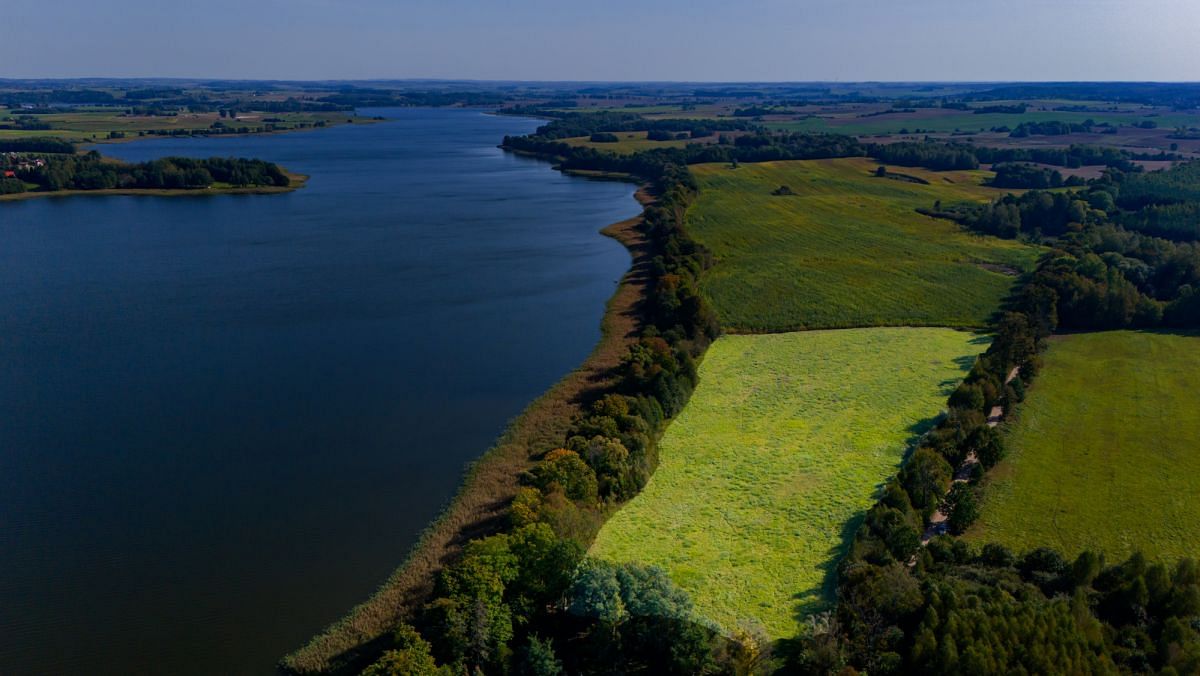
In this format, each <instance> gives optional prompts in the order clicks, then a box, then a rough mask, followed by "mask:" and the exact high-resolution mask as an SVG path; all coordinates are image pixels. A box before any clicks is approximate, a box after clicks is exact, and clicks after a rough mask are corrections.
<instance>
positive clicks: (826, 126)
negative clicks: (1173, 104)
mask: <svg viewBox="0 0 1200 676" xmlns="http://www.w3.org/2000/svg"><path fill="white" fill-rule="evenodd" d="M1052 120H1058V121H1061V122H1074V123H1082V122H1083V121H1085V120H1092V121H1093V122H1095V123H1097V124H1100V123H1103V122H1108V123H1109V124H1112V125H1131V124H1137V123H1139V122H1145V121H1147V120H1152V121H1154V122H1155V123H1157V124H1158V126H1159V127H1160V128H1166V129H1174V128H1175V127H1179V126H1187V127H1192V126H1197V125H1200V115H1196V114H1189V113H1162V114H1158V115H1153V116H1149V115H1148V114H1147V113H1144V112H1136V111H1129V112H1080V113H1076V112H1066V111H1055V110H1029V111H1026V112H1025V113H1020V114H1018V113H982V114H975V113H970V112H960V111H954V112H947V111H944V110H941V109H936V108H933V109H924V108H919V109H917V110H916V111H915V112H912V113H897V114H893V115H879V116H873V117H856V116H853V115H833V116H826V117H809V118H806V119H801V120H787V121H779V122H767V123H766V126H767V127H769V128H771V129H782V130H787V131H809V132H836V133H840V134H851V135H872V134H895V133H897V132H899V131H900V130H901V129H907V130H908V131H909V132H915V131H916V130H917V129H920V130H922V131H925V132H938V133H945V132H954V131H964V132H965V131H974V132H978V131H988V130H991V129H992V128H993V127H1009V128H1010V129H1015V128H1016V127H1017V125H1019V124H1021V123H1022V122H1049V121H1052Z"/></svg>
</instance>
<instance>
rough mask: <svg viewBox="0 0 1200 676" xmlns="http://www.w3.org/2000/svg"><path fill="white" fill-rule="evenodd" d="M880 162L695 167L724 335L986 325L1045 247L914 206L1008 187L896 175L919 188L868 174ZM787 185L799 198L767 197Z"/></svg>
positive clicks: (959, 175) (934, 175)
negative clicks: (970, 228)
mask: <svg viewBox="0 0 1200 676" xmlns="http://www.w3.org/2000/svg"><path fill="white" fill-rule="evenodd" d="M876 166H877V164H876V163H875V162H874V161H871V160H867V159H862V158H850V159H836V160H811V161H795V162H765V163H761V164H742V165H741V166H739V167H738V168H736V169H733V168H730V166H729V165H727V164H703V165H697V166H695V167H693V168H692V169H693V171H694V173H695V175H696V177H697V179H698V180H699V182H700V194H699V197H698V198H697V199H696V202H695V204H694V206H693V207H692V208H691V210H690V211H689V213H688V225H689V228H690V233H691V235H692V236H693V237H694V238H695V239H696V240H697V241H699V242H700V243H701V244H703V245H704V246H706V247H708V248H709V250H711V251H712V252H713V254H714V255H715V256H716V258H717V264H716V266H714V267H713V268H712V269H711V270H709V271H708V272H707V273H706V276H705V279H704V291H705V293H706V294H707V295H708V296H709V297H710V298H711V300H712V301H713V304H714V306H715V307H716V309H717V312H718V313H719V315H720V317H721V321H722V323H723V324H724V325H725V327H726V328H728V329H730V330H733V331H737V332H768V331H790V330H797V329H813V328H841V327H854V326H877V325H890V326H897V325H917V326H970V327H975V326H982V325H983V324H984V323H985V322H986V320H987V318H988V316H989V315H990V314H991V313H992V312H993V311H995V310H996V308H997V307H999V305H1000V301H1001V300H1002V299H1003V298H1004V296H1005V295H1006V294H1007V293H1008V291H1009V288H1010V286H1011V285H1012V283H1013V281H1014V279H1015V278H1014V276H1013V274H1012V273H1014V272H1016V271H1018V270H1027V269H1029V268H1031V267H1032V266H1033V264H1034V262H1035V260H1036V258H1037V255H1038V249H1036V248H1034V247H1030V246H1026V245H1024V244H1020V243H1018V242H1016V241H1010V240H1000V239H996V238H990V237H981V236H979V235H974V234H970V233H967V232H965V231H964V230H962V228H960V227H959V226H958V225H956V224H954V223H952V222H950V221H946V220H940V219H935V218H931V217H928V216H922V215H920V214H918V213H916V211H915V209H917V208H918V207H926V208H928V207H931V206H932V205H933V203H934V201H935V200H942V201H943V202H947V203H949V202H961V201H967V200H973V201H987V200H990V199H993V198H995V197H997V196H999V195H1001V194H1003V192H1005V191H1001V190H996V189H993V188H988V187H985V186H983V185H981V182H982V181H983V180H984V179H985V178H987V177H988V176H989V174H988V172H984V171H951V172H933V171H928V170H924V169H914V168H909V167H902V168H894V171H896V172H900V173H903V174H906V175H908V176H912V177H917V178H920V179H923V180H926V181H928V182H929V185H922V184H919V183H913V182H907V181H901V180H893V179H888V178H879V177H876V176H873V175H872V171H873V170H874V168H875V167H876ZM782 185H786V186H788V187H789V188H791V189H792V191H793V192H794V193H795V194H793V195H787V196H776V195H772V194H771V193H772V191H774V190H776V189H777V188H779V187H780V186H782ZM1004 272H1008V273H1009V274H1004Z"/></svg>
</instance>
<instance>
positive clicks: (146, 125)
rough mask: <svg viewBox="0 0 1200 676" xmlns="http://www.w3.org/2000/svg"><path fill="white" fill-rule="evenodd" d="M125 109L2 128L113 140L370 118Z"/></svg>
mask: <svg viewBox="0 0 1200 676" xmlns="http://www.w3.org/2000/svg"><path fill="white" fill-rule="evenodd" d="M123 112H124V109H123V108H109V109H92V110H86V111H82V112H70V113H54V114H47V115H37V116H36V119H37V121H38V122H43V123H46V124H49V125H50V127H51V128H50V129H48V130H21V129H0V139H5V138H28V137H39V136H53V137H57V138H63V139H67V140H69V141H77V142H110V139H108V138H107V137H108V135H109V132H119V133H121V134H124V135H125V137H124V138H123V139H111V140H118V141H119V140H124V141H128V140H131V139H135V138H138V133H139V132H142V133H145V132H149V131H187V130H194V131H207V130H209V129H210V127H211V126H212V125H213V124H214V123H216V122H220V123H222V124H225V125H226V126H228V127H232V128H235V129H236V128H239V127H249V128H257V127H261V126H263V125H265V124H267V123H266V122H265V120H267V119H271V120H276V121H275V122H271V123H270V124H273V125H274V126H275V130H276V131H288V130H293V129H296V128H299V127H300V126H301V125H306V126H308V127H311V126H312V125H315V124H317V123H323V124H325V125H328V126H333V125H335V124H344V123H346V122H347V121H349V120H353V121H354V122H365V121H367V120H362V119H354V113H353V112H303V113H239V114H238V118H237V119H236V120H234V119H230V118H225V119H222V118H221V116H220V115H219V114H218V113H216V112H210V113H180V114H178V115H174V116H149V115H130V116H126V115H124V114H123ZM20 115H21V111H20V110H7V109H2V108H0V123H6V122H11V121H12V120H11V118H14V117H17V116H20Z"/></svg>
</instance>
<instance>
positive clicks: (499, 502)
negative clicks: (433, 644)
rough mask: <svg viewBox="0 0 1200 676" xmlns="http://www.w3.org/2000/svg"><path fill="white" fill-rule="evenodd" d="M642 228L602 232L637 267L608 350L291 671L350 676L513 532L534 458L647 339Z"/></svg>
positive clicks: (623, 292)
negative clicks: (462, 570) (437, 592)
mask: <svg viewBox="0 0 1200 676" xmlns="http://www.w3.org/2000/svg"><path fill="white" fill-rule="evenodd" d="M637 198H638V200H639V201H640V202H641V203H642V204H643V205H647V204H649V203H650V202H651V201H652V199H651V197H650V196H649V195H648V194H647V193H646V192H645V190H640V191H639V192H638V193H637ZM640 223H641V216H638V217H635V218H632V219H629V220H626V221H622V222H620V223H615V224H613V225H611V226H609V227H607V228H605V229H604V230H603V231H602V232H603V234H605V235H607V236H609V237H612V238H614V239H616V240H617V241H619V242H621V243H622V244H623V245H625V247H626V248H627V249H628V250H629V252H630V255H631V258H632V264H631V267H630V269H629V271H628V272H627V273H626V274H625V276H624V277H623V278H622V280H621V283H620V285H619V286H618V287H617V290H616V292H615V293H614V294H613V297H612V298H611V299H609V301H608V304H607V307H606V309H605V313H604V316H603V318H602V320H601V324H600V326H601V337H600V342H599V343H598V344H597V345H596V347H595V349H593V351H592V353H591V354H590V355H589V356H588V358H587V359H586V360H585V361H584V362H583V364H581V365H580V366H579V367H578V368H577V369H575V370H574V371H572V372H571V373H569V374H567V375H566V376H565V377H564V378H563V379H562V380H560V381H559V382H558V383H557V384H555V385H554V386H553V387H552V388H550V390H549V391H547V392H546V393H545V394H543V395H542V396H541V397H540V398H538V399H536V400H535V401H534V402H533V403H531V404H530V405H529V406H528V407H527V408H526V409H525V410H524V411H523V412H522V413H521V414H520V415H519V416H518V417H517V418H516V419H514V420H513V421H512V422H511V423H510V424H509V426H508V428H507V429H506V430H505V432H504V433H503V434H502V435H501V436H500V438H499V439H498V440H497V442H496V444H495V445H494V446H493V447H492V448H491V449H490V450H488V451H487V452H486V453H485V454H484V455H483V456H481V457H480V458H479V459H478V460H477V461H476V462H475V463H474V464H473V465H472V466H471V467H470V468H469V469H468V471H467V473H466V476H465V478H464V480H463V483H462V485H461V487H460V489H459V491H458V493H457V494H456V495H455V497H454V498H453V500H452V501H451V502H450V504H449V506H448V507H447V508H446V509H445V511H443V512H442V514H441V516H439V517H438V518H437V519H436V520H435V521H434V522H433V523H432V524H431V525H430V526H429V528H428V529H427V530H426V531H425V533H424V534H423V535H422V536H421V538H420V539H419V541H418V542H417V544H416V545H414V546H413V548H412V550H411V552H410V553H409V556H408V558H407V559H406V560H405V561H404V562H403V563H402V564H401V565H400V567H399V568H397V569H396V571H395V572H394V573H392V575H391V576H390V577H389V578H388V579H387V581H385V582H384V583H383V584H382V585H381V586H380V587H379V589H378V590H377V591H376V592H375V594H374V595H372V596H371V598H369V599H368V600H367V601H365V602H363V603H361V604H359V605H358V606H356V607H355V608H353V609H352V610H351V611H350V612H349V613H347V615H346V616H345V617H343V618H342V619H340V620H339V621H337V622H336V623H334V624H332V625H330V626H329V627H327V628H326V629H325V630H324V631H322V632H321V633H320V634H318V635H317V636H316V637H314V638H313V639H312V640H311V641H309V643H308V644H307V645H305V646H304V647H302V648H300V649H299V650H297V651H295V652H293V653H291V654H289V655H287V656H286V657H284V658H283V660H282V661H281V666H282V667H283V668H284V669H286V670H289V671H293V672H297V673H322V672H335V673H336V672H341V671H347V669H346V667H347V666H352V665H354V664H355V663H356V657H357V655H358V653H359V652H360V651H362V650H363V649H364V648H369V647H370V645H371V644H372V642H374V641H375V640H377V639H379V638H380V637H381V636H382V635H384V634H385V633H387V632H389V631H391V629H392V628H393V627H394V625H395V624H396V622H397V620H399V619H401V618H403V617H405V615H406V613H407V611H408V609H410V608H413V607H415V606H416V605H418V604H420V603H422V602H424V601H425V600H426V599H427V598H428V597H429V594H430V593H431V592H432V591H433V583H434V579H435V577H436V574H437V572H438V571H439V570H441V568H442V567H443V566H444V565H445V564H446V563H448V562H449V561H451V560H452V559H453V558H454V556H455V555H456V554H457V552H458V551H459V550H460V549H461V547H462V545H463V543H465V542H467V541H468V540H470V539H472V538H477V537H481V536H484V535H488V534H490V533H492V532H496V531H498V530H499V529H500V528H502V527H503V526H504V525H505V519H506V510H507V507H508V505H509V503H510V502H511V501H512V498H513V496H514V495H516V491H517V488H518V477H519V476H520V474H521V473H522V472H524V471H525V470H527V469H529V468H530V467H531V466H532V465H533V458H534V457H536V456H538V455H540V454H542V453H545V452H546V451H549V450H552V449H554V448H557V447H559V446H561V445H562V442H563V438H564V437H565V435H566V432H567V431H568V429H569V428H570V426H571V423H572V420H573V418H574V416H575V414H576V413H577V412H578V411H579V405H580V402H581V401H583V400H584V399H586V397H587V395H588V393H589V392H592V391H594V390H597V389H601V388H604V387H606V386H607V385H609V384H611V383H612V381H613V380H614V374H613V371H614V369H615V367H616V366H618V365H619V364H620V360H621V358H622V357H623V356H624V355H625V354H626V353H627V351H628V347H629V345H630V344H632V343H633V342H635V341H636V339H637V336H638V335H639V333H640V331H641V327H640V323H639V316H640V313H639V310H638V306H639V304H640V303H641V301H642V299H643V298H644V296H645V291H646V284H647V282H648V277H647V266H648V265H649V250H648V246H647V243H646V241H645V239H644V238H643V235H642V233H641V232H640V230H639V229H638V225H639V224H640Z"/></svg>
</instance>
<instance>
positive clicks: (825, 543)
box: [590, 328, 987, 638]
mask: <svg viewBox="0 0 1200 676" xmlns="http://www.w3.org/2000/svg"><path fill="white" fill-rule="evenodd" d="M986 344H987V339H986V338H982V337H979V336H976V335H972V334H970V333H966V332H962V331H954V330H950V329H919V328H880V329H853V330H845V331H810V332H801V333H786V334H772V335H759V336H738V335H729V336H725V337H723V338H721V339H719V340H717V341H716V342H715V343H714V344H713V345H712V347H711V348H709V351H708V353H707V355H706V356H705V358H704V362H703V364H702V365H701V367H700V379H701V380H700V386H699V387H698V388H697V390H696V392H695V394H694V395H693V396H692V399H691V400H690V402H689V403H688V405H687V407H686V408H685V409H684V411H683V412H682V413H681V414H680V416H679V417H678V418H677V419H676V420H675V421H674V422H673V423H672V424H671V426H670V427H669V428H668V429H667V433H666V435H665V436H664V437H663V439H662V442H661V447H660V448H661V450H660V464H659V467H658V469H657V471H656V472H655V473H654V475H653V477H652V478H651V479H650V482H649V484H647V486H646V488H645V489H644V490H643V491H642V492H641V493H640V494H639V495H638V496H637V497H635V498H634V499H633V500H632V501H630V502H629V503H628V504H626V505H625V506H624V507H623V508H622V509H621V510H620V511H619V512H617V513H616V514H615V515H614V516H613V517H612V518H611V519H610V520H609V521H608V523H607V524H605V526H604V528H603V529H602V530H601V531H600V534H599V536H598V537H597V539H596V541H595V544H594V545H593V547H592V550H591V552H590V553H591V554H592V555H595V556H599V557H602V558H606V559H610V560H614V561H641V562H644V563H648V564H657V565H660V566H662V567H664V568H665V569H666V570H667V571H668V572H669V573H670V575H671V578H672V579H673V580H674V581H675V582H676V583H678V584H679V585H680V586H681V587H683V588H684V589H686V590H687V591H688V592H689V593H690V594H691V595H692V598H693V600H694V601H695V604H696V610H697V613H698V614H700V615H702V616H704V617H706V618H708V619H710V620H713V621H715V622H717V623H718V624H719V625H720V626H721V627H722V629H724V630H726V631H732V630H733V629H736V628H738V627H739V625H742V624H749V625H760V626H762V627H763V628H764V629H765V630H766V631H767V634H768V635H769V636H771V637H772V638H780V637H785V636H792V635H795V633H796V631H797V629H798V627H799V621H800V617H801V616H802V615H804V614H807V613H810V612H815V611H819V610H821V609H823V608H827V607H829V605H830V604H831V603H832V601H833V596H832V594H833V589H834V586H833V585H834V583H835V580H834V574H833V571H834V569H835V567H836V565H837V562H838V561H839V560H840V558H841V556H842V554H843V553H844V550H845V547H846V545H847V543H848V538H849V537H851V535H852V534H853V532H854V530H855V529H856V528H857V526H858V524H859V522H860V520H861V517H862V515H863V513H864V512H865V510H866V509H867V508H869V507H870V506H871V504H872V503H873V502H874V500H875V498H876V492H877V490H878V488H879V487H880V485H881V484H882V483H883V481H885V480H886V479H887V477H888V476H890V475H891V474H892V473H893V472H895V470H896V468H897V466H898V465H899V463H900V461H901V458H902V457H903V455H904V452H905V449H906V448H907V446H908V444H909V442H910V440H912V439H913V438H914V436H915V435H917V434H919V433H920V432H922V431H924V429H925V428H926V427H928V426H929V425H931V424H932V422H933V419H934V418H935V416H937V415H938V412H939V411H941V410H942V407H943V406H944V404H945V401H946V397H947V396H948V394H949V393H950V391H951V390H952V389H953V388H954V387H955V386H956V385H957V383H958V381H959V380H960V379H961V378H962V377H963V375H964V374H965V373H966V371H967V370H968V369H969V366H970V364H971V363H972V361H973V358H974V356H975V355H976V354H978V353H979V352H982V351H983V350H984V349H985V348H986Z"/></svg>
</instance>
